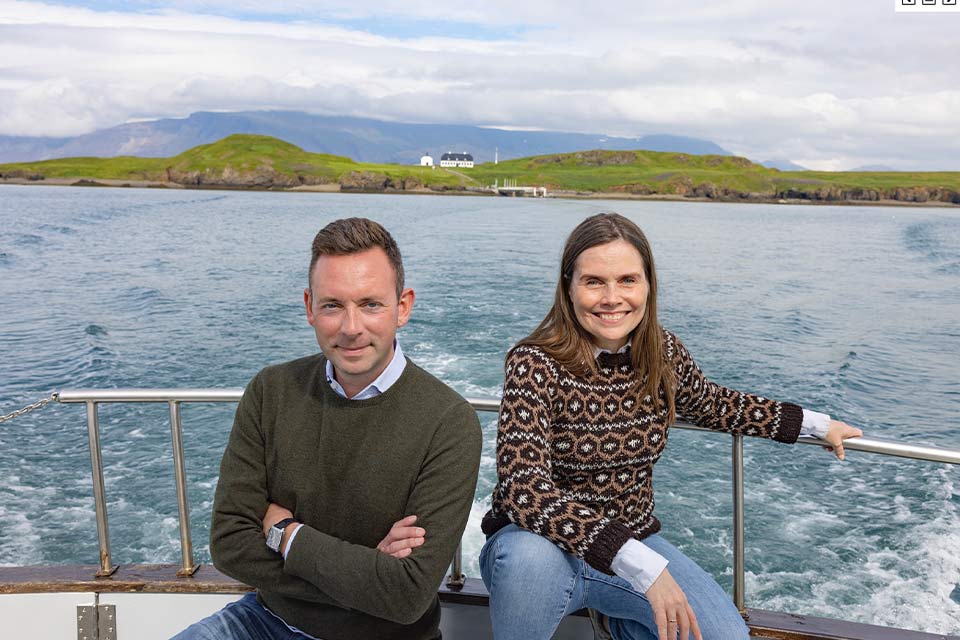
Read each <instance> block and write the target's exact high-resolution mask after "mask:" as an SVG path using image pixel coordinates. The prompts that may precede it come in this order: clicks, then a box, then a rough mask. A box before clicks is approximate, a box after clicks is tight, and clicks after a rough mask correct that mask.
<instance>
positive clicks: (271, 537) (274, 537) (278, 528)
mask: <svg viewBox="0 0 960 640" xmlns="http://www.w3.org/2000/svg"><path fill="white" fill-rule="evenodd" d="M294 522H296V519H295V518H285V519H283V520H281V521H280V522H278V523H277V524H275V525H273V526H272V527H270V532H269V533H268V534H267V546H268V547H270V549H271V550H273V551H276V552H277V553H280V541H281V540H283V530H284V529H286V528H287V527H288V526H290V525H291V524H293V523H294Z"/></svg>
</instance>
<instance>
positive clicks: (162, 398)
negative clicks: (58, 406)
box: [54, 389, 243, 403]
mask: <svg viewBox="0 0 960 640" xmlns="http://www.w3.org/2000/svg"><path fill="white" fill-rule="evenodd" d="M54 395H56V399H57V402H63V403H67V402H238V401H239V400H240V398H242V397H243V389H66V390H64V391H60V392H59V393H56V394H54Z"/></svg>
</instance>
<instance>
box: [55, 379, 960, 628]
mask: <svg viewBox="0 0 960 640" xmlns="http://www.w3.org/2000/svg"><path fill="white" fill-rule="evenodd" d="M55 396H56V399H57V401H59V402H62V403H79V402H82V403H85V404H86V407H87V434H88V438H89V441H90V465H91V468H92V472H93V495H94V506H95V509H96V518H97V536H98V539H99V543H100V569H99V570H98V571H97V575H98V576H106V575H110V574H111V573H113V572H114V571H115V570H116V567H115V566H114V565H113V564H112V561H111V557H110V532H109V527H108V526H107V503H106V496H105V492H104V485H103V461H102V459H101V455H100V427H99V421H98V417H97V406H98V405H99V404H102V403H127V402H166V403H167V404H168V405H169V409H170V432H171V439H172V441H173V458H174V474H175V476H176V487H177V506H178V510H179V517H180V551H181V567H180V570H179V571H178V572H177V574H178V575H181V576H188V575H191V574H192V573H193V572H194V571H195V570H196V567H197V565H196V564H195V563H194V561H193V544H192V542H191V538H190V517H189V507H188V503H187V484H186V469H185V466H184V460H183V438H182V425H181V414H180V405H181V404H182V403H185V402H191V403H195V402H238V401H239V400H240V398H241V397H242V396H243V390H242V389H108V390H99V389H97V390H76V391H62V392H60V393H58V394H55ZM467 401H468V402H469V403H470V405H471V406H472V407H473V408H474V409H475V410H476V411H489V412H496V411H498V410H499V409H500V401H499V400H498V399H496V398H467ZM673 426H675V427H679V428H681V429H689V430H693V431H710V429H705V428H703V427H697V426H694V425H692V424H688V423H685V422H677V423H676V424H674V425H673ZM712 433H716V432H712ZM732 440H733V447H732V451H731V461H732V463H733V468H732V475H733V565H734V567H733V600H734V603H735V604H736V606H737V608H739V609H740V610H741V611H742V610H743V609H744V607H745V593H744V572H745V570H744V534H743V532H744V519H745V518H744V509H743V506H744V501H743V436H739V435H734V436H733V437H732ZM797 442H798V443H799V444H808V445H817V446H823V444H824V443H823V441H822V440H819V439H818V438H814V437H810V436H801V437H800V439H799V440H798V441H797ZM843 446H844V449H846V450H847V451H861V452H864V453H876V454H881V455H888V456H895V457H899V458H910V459H914V460H926V461H929V462H942V463H946V464H958V465H960V450H956V449H945V448H940V447H930V446H922V445H912V444H902V443H899V442H893V441H890V440H882V439H875V438H856V439H853V440H846V441H844V443H843ZM462 550H463V544H462V541H461V544H459V545H457V551H456V554H455V556H454V558H453V562H452V563H451V572H450V575H449V576H448V577H447V586H448V587H449V588H453V589H456V588H459V587H461V586H463V581H464V576H463V569H462V567H463V559H462V553H463V551H462Z"/></svg>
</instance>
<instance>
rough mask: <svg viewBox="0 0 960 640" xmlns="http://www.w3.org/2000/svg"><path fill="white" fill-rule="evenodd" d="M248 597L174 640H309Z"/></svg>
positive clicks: (184, 631)
mask: <svg viewBox="0 0 960 640" xmlns="http://www.w3.org/2000/svg"><path fill="white" fill-rule="evenodd" d="M307 638H312V636H308V635H306V634H305V633H300V632H297V631H293V630H292V629H290V627H288V626H287V625H286V624H284V622H283V620H281V619H280V618H278V617H277V616H275V615H274V614H273V613H271V612H269V611H267V610H266V609H265V608H264V607H263V605H261V604H260V603H259V602H257V594H255V593H248V594H247V595H245V596H243V597H242V598H240V599H239V600H237V601H236V602H231V603H230V604H228V605H227V606H225V607H224V608H223V609H220V611H218V612H216V613H215V614H213V615H212V616H209V617H207V618H204V619H203V620H201V621H200V622H197V623H195V624H192V625H190V626H189V627H187V628H186V629H184V630H183V631H181V632H180V633H178V634H177V635H175V636H173V638H171V640H306V639H307Z"/></svg>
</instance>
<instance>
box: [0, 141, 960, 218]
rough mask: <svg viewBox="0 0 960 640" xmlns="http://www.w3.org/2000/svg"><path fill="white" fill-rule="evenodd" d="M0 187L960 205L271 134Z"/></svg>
mask: <svg viewBox="0 0 960 640" xmlns="http://www.w3.org/2000/svg"><path fill="white" fill-rule="evenodd" d="M0 181H6V182H19V183H24V182H26V183H32V184H75V185H103V186H163V187H176V188H181V187H187V188H190V187H192V188H235V189H283V190H315V191H365V192H418V193H424V192H426V193H439V192H445V193H491V194H492V193H497V191H496V190H495V189H493V188H492V185H494V184H497V185H503V184H504V181H510V183H511V184H517V185H523V186H537V187H545V188H546V190H547V193H548V194H551V195H557V196H570V197H572V196H578V197H637V198H644V197H647V198H672V199H705V200H719V201H761V202H771V201H773V202H803V201H809V202H833V203H844V202H846V203H854V202H856V203H867V202H882V201H893V202H903V203H936V204H941V205H951V204H953V205H960V172H916V173H909V172H823V171H791V172H781V171H778V170H776V169H768V168H766V167H763V166H761V165H758V164H755V163H753V162H751V161H750V160H748V159H746V158H740V157H736V156H719V155H704V156H696V155H689V154H685V153H669V152H667V153H664V152H657V151H602V150H595V151H578V152H573V153H561V154H551V155H545V156H534V157H530V158H520V159H517V160H508V161H504V162H500V163H499V164H493V163H489V162H488V163H484V164H480V165H477V166H476V167H474V168H472V169H459V170H453V169H445V168H441V167H434V168H431V167H420V166H410V165H398V164H372V163H363V162H356V161H354V160H351V159H350V158H346V157H343V156H334V155H328V154H321V153H310V152H307V151H304V150H303V149H301V148H299V147H297V146H295V145H293V144H290V143H288V142H284V141H283V140H278V139H277V138H272V137H269V136H258V135H247V134H237V135H232V136H228V137H226V138H224V139H222V140H220V141H218V142H214V143H212V144H206V145H200V146H198V147H194V148H192V149H189V150H187V151H185V152H183V153H181V154H180V155H177V156H174V157H172V158H140V157H133V156H119V157H115V158H63V159H57V160H45V161H42V162H25V163H16V164H0Z"/></svg>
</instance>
